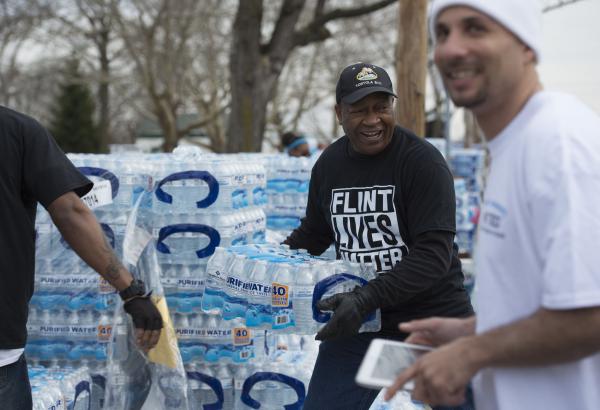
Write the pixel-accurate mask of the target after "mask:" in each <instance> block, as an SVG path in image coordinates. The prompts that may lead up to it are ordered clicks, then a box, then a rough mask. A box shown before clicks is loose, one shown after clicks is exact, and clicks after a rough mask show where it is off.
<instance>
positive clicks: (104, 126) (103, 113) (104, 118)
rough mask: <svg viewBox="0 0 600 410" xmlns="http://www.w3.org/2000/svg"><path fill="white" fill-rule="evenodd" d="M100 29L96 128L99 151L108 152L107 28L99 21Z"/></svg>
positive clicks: (108, 77)
mask: <svg viewBox="0 0 600 410" xmlns="http://www.w3.org/2000/svg"><path fill="white" fill-rule="evenodd" d="M101 24H102V31H101V32H100V33H99V35H98V38H97V40H96V41H97V43H96V44H97V47H98V54H99V58H100V82H99V85H98V102H99V103H100V107H99V111H100V114H99V118H98V129H99V133H100V151H101V152H108V148H109V147H108V145H109V144H110V143H111V142H112V139H111V135H110V89H109V86H110V60H109V58H108V43H109V41H110V39H109V29H108V27H104V25H105V23H104V22H101Z"/></svg>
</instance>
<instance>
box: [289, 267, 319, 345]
mask: <svg viewBox="0 0 600 410" xmlns="http://www.w3.org/2000/svg"><path fill="white" fill-rule="evenodd" d="M319 266H320V265H316V264H315V266H314V267H313V266H310V265H309V264H306V263H303V264H301V265H298V266H297V267H296V269H295V270H296V275H295V276H296V286H295V288H294V318H295V320H296V330H295V331H296V333H297V334H306V335H310V334H315V333H317V330H318V325H317V323H316V322H315V321H314V320H313V317H312V316H313V315H312V299H313V292H314V288H315V284H316V283H317V281H316V279H315V270H314V269H315V267H316V269H318V267H319Z"/></svg>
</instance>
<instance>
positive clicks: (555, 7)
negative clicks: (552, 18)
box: [542, 0, 581, 13]
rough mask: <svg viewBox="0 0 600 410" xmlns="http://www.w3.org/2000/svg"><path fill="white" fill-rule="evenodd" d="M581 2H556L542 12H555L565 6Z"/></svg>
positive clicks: (576, 0) (557, 0)
mask: <svg viewBox="0 0 600 410" xmlns="http://www.w3.org/2000/svg"><path fill="white" fill-rule="evenodd" d="M579 1H581V0H555V1H554V4H550V5H548V6H545V7H544V8H542V12H543V13H547V12H549V11H554V10H557V9H560V8H562V7H565V6H569V5H571V4H573V3H577V2H579Z"/></svg>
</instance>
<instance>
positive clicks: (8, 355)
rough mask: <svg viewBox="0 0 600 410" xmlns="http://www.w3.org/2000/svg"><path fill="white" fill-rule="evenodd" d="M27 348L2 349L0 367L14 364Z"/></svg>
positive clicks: (0, 350) (0, 351)
mask: <svg viewBox="0 0 600 410" xmlns="http://www.w3.org/2000/svg"><path fill="white" fill-rule="evenodd" d="M24 350H25V349H23V348H20V349H0V367H3V366H8V365H9V364H13V363H14V362H16V361H17V360H19V357H21V355H22V354H23V351H24Z"/></svg>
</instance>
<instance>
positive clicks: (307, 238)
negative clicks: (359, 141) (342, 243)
mask: <svg viewBox="0 0 600 410" xmlns="http://www.w3.org/2000/svg"><path fill="white" fill-rule="evenodd" d="M317 181H319V176H318V167H317V166H315V167H314V168H313V170H312V175H311V178H310V184H309V188H308V203H307V205H306V216H305V217H304V218H302V222H301V224H300V226H299V227H298V228H296V229H294V230H293V231H292V233H291V234H290V235H289V236H288V237H287V238H286V239H285V241H283V243H284V244H287V245H289V246H290V248H292V249H306V250H307V251H308V252H309V253H310V254H311V255H320V254H322V253H323V252H325V251H326V250H327V248H329V245H331V244H332V243H333V232H332V231H331V228H330V227H329V224H328V223H327V221H326V220H325V217H324V216H323V212H321V209H320V208H319V196H318V192H319V188H318V182H317Z"/></svg>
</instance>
